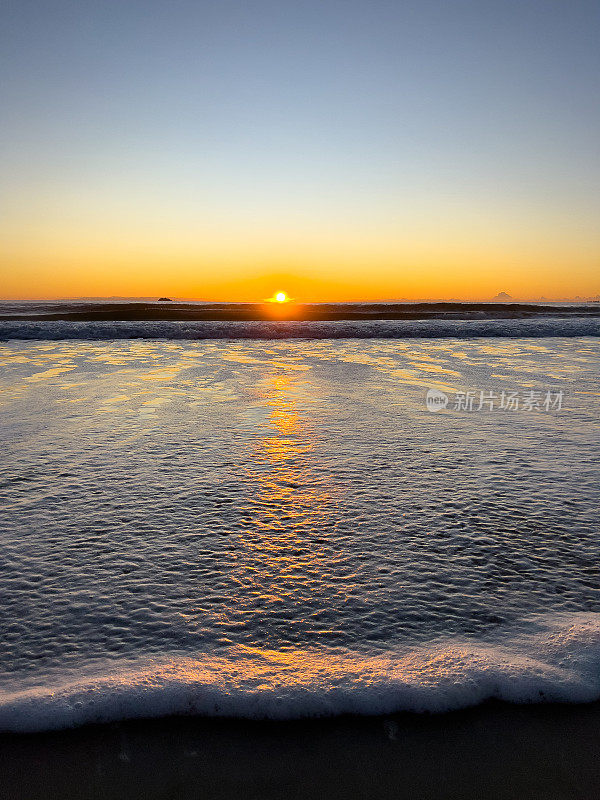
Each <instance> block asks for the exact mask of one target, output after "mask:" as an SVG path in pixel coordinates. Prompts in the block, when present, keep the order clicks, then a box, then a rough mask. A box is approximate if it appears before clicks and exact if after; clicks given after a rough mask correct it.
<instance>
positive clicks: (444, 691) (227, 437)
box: [0, 321, 600, 730]
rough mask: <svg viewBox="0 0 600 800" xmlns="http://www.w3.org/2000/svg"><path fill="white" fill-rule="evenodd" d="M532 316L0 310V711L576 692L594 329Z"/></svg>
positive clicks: (595, 673) (270, 705) (594, 384)
mask: <svg viewBox="0 0 600 800" xmlns="http://www.w3.org/2000/svg"><path fill="white" fill-rule="evenodd" d="M23 324H24V323H23ZM31 324H32V325H33V323H31ZM73 324H75V323H73ZM99 324H100V323H87V325H88V327H89V326H92V328H94V325H95V326H96V327H95V328H94V330H95V331H96V333H97V334H98V331H99V330H103V329H102V328H98V325H99ZM164 324H165V323H163V325H164ZM176 324H177V323H169V324H168V325H171V327H172V326H173V325H176ZM314 324H317V323H314ZM331 324H332V325H335V323H331ZM357 324H358V325H359V327H360V323H357ZM385 324H386V325H388V326H389V325H391V324H392V323H385ZM411 324H414V323H411ZM515 324H516V323H515ZM532 324H533V323H532ZM552 324H553V325H554V326H555V328H553V329H552V330H553V333H552V334H550V335H546V336H545V337H543V336H539V335H535V338H523V337H521V338H519V336H518V333H519V331H518V330H516V331H513V333H514V335H513V336H512V337H511V338H500V337H498V336H489V337H487V338H486V337H483V338H482V337H476V338H470V337H469V338H460V337H459V335H457V329H456V328H455V329H454V336H453V337H452V336H450V335H445V334H442V335H441V336H435V335H434V336H432V337H431V338H406V337H403V338H386V335H384V336H383V338H382V337H379V338H373V337H371V338H339V339H338V338H336V339H334V338H331V337H326V338H320V339H318V338H310V339H306V340H299V339H297V338H284V339H280V338H255V339H231V338H220V339H219V338H212V339H210V340H206V339H202V338H201V339H197V340H195V341H194V340H186V339H185V337H181V339H180V338H171V339H168V338H162V339H157V338H145V339H143V340H134V339H127V338H119V339H118V340H117V339H110V340H109V339H101V338H100V334H98V335H96V336H90V335H89V332H88V333H87V334H86V333H85V331H83V334H82V333H81V331H80V332H79V334H78V336H81V335H85V336H86V338H77V336H75V335H72V336H71V337H70V338H68V339H65V338H64V334H63V338H61V337H60V336H58V335H57V336H53V335H51V334H52V330H54V331H56V328H54V329H52V330H50V331H49V329H47V330H46V334H45V335H40V334H39V330H38V333H37V334H36V333H35V330H34V329H32V328H29V329H28V330H29V333H30V334H31V335H32V336H34V340H33V341H23V340H17V339H15V340H13V339H11V338H10V337H6V336H5V341H4V342H3V343H0V370H1V381H0V388H1V390H2V393H1V395H0V403H1V407H0V415H1V417H0V426H1V427H0V445H1V450H0V530H1V548H0V554H1V565H0V597H1V603H0V614H1V617H0V646H1V659H0V728H1V729H5V730H36V729H47V728H58V727H65V726H70V725H76V724H82V723H85V722H96V721H106V720H117V719H123V718H131V717H151V716H159V715H165V714H172V713H178V714H188V713H189V714H204V715H231V716H246V717H258V718H262V717H273V718H287V717H297V716H307V715H328V714H337V713H345V712H351V713H380V712H389V711H397V710H403V709H406V710H416V711H423V710H428V711H444V710H447V709H450V708H457V707H461V706H467V705H472V704H476V703H479V702H481V701H483V700H485V699H487V698H490V697H497V698H503V699H506V700H511V701H517V702H538V701H555V700H558V701H573V702H579V701H587V700H592V699H597V698H598V697H600V580H599V575H598V567H599V564H600V537H599V535H598V534H599V531H598V511H597V502H598V489H599V486H600V482H599V467H598V442H599V438H600V436H599V428H598V410H599V406H600V403H599V401H600V390H599V388H598V363H599V351H600V340H599V339H598V338H596V337H594V336H579V335H575V334H576V333H577V331H573V330H571V329H568V324H567V323H565V329H564V333H565V335H564V336H560V335H559V334H560V330H557V329H556V325H557V324H558V323H557V322H556V321H553V322H552ZM56 325H58V326H60V325H62V326H63V327H64V326H65V325H67V326H68V323H60V322H59V323H56ZM297 325H301V323H297ZM167 327H168V326H167ZM32 330H33V331H34V332H33V334H32V333H31V331H32ZM69 330H71V332H73V331H74V330H75V329H74V328H70V329H69ZM386 330H387V329H386ZM166 331H167V328H164V329H163V330H162V331H161V333H162V335H163V336H168V335H169V334H168V332H166ZM375 332H376V331H375ZM104 335H106V334H104ZM226 335H227V336H228V337H229V336H231V330H230V329H228V330H227V332H226ZM35 336H37V339H35ZM411 336H413V337H414V334H411ZM566 337H568V338H566ZM53 339H55V340H53ZM430 390H435V391H436V392H437V393H441V394H442V395H443V396H444V397H445V398H446V404H445V405H443V406H441V407H439V408H436V409H435V410H434V409H433V407H432V406H428V404H427V393H428V391H430ZM509 397H512V404H511V403H509V402H508V398H509Z"/></svg>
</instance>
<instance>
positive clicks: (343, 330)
mask: <svg viewBox="0 0 600 800" xmlns="http://www.w3.org/2000/svg"><path fill="white" fill-rule="evenodd" d="M548 336H551V337H569V338H572V337H576V336H600V319H598V318H594V317H580V318H578V317H576V318H566V317H565V318H560V317H558V318H557V317H551V318H538V319H482V320H478V319H467V320H464V319H462V320H461V319H424V320H404V319H400V320H383V319H380V320H377V319H376V320H340V321H331V320H324V321H302V322H300V321H283V320H281V321H274V322H264V321H216V320H205V321H192V322H177V321H168V320H160V321H141V322H130V321H122V320H121V321H108V322H73V321H66V320H40V321H18V320H0V341H6V340H11V339H27V340H42V341H43V340H46V341H57V340H60V339H75V340H92V341H99V340H100V341H101V340H111V339H183V340H185V339H187V340H197V339H417V338H432V339H448V338H458V339H473V338H480V337H504V338H520V337H532V338H540V337H548Z"/></svg>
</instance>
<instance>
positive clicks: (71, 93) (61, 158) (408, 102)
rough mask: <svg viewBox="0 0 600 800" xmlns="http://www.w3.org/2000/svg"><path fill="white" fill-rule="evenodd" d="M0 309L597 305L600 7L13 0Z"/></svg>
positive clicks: (7, 47)
mask: <svg viewBox="0 0 600 800" xmlns="http://www.w3.org/2000/svg"><path fill="white" fill-rule="evenodd" d="M2 8H3V10H2V16H1V21H0V53H1V56H0V76H1V83H0V117H1V129H2V131H3V133H2V142H1V146H2V149H1V154H0V175H1V180H0V184H1V186H2V188H1V189H0V192H1V197H0V297H2V298H4V299H17V298H31V299H34V298H56V297H77V296H111V295H122V296H154V295H156V296H159V295H168V296H171V297H178V298H190V299H207V300H225V301H227V300H228V301H238V300H239V301H256V300H261V299H264V298H266V297H269V296H271V295H272V294H273V292H274V291H277V290H283V291H286V292H287V293H288V294H289V295H290V296H291V297H293V298H294V299H297V300H299V301H315V300H316V301H318V300H325V301H332V300H361V299H366V300H376V299H379V300H381V299H404V298H406V299H417V298H439V299H448V298H462V299H467V300H476V299H490V298H491V297H492V296H494V295H495V294H496V293H497V292H500V291H506V292H508V293H509V294H511V295H512V296H514V297H516V298H522V299H533V298H539V297H540V296H541V295H544V296H546V297H548V298H558V297H572V296H574V295H581V296H591V295H596V294H597V293H599V292H600V48H599V47H598V31H599V30H600V3H598V2H597V0H569V2H566V0H518V1H517V0H418V1H417V0H415V2H413V0H407V1H406V2H403V1H402V0H395V2H388V1H387V0H386V1H384V0H344V1H343V2H342V0H319V2H316V0H315V1H314V2H313V0H309V1H308V2H306V1H303V0H295V2H290V1H289V0H280V1H279V2H274V1H272V0H255V1H254V2H253V1H252V0H246V2H241V1H240V0H215V2H203V1H202V0H196V1H195V2H192V0H169V2H162V1H159V0H145V1H144V2H141V0H128V1H127V2H123V0H118V2H115V1H114V0H77V2H70V1H69V2H68V1H67V0H65V1H63V2H58V1H57V0H45V2H43V3H40V2H39V0H4V3H3V5H2Z"/></svg>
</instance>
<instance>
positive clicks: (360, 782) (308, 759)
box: [0, 703, 600, 800]
mask: <svg viewBox="0 0 600 800" xmlns="http://www.w3.org/2000/svg"><path fill="white" fill-rule="evenodd" d="M599 741H600V704H589V705H579V706H577V705H536V706H510V705H507V704H503V703H488V704H485V705H483V706H479V707H477V708H473V709H468V710H465V711H459V712H452V713H448V714H440V715H418V714H401V715H395V716H386V717H368V718H360V717H338V718H333V719H317V720H305V721H290V722H266V721H265V722H258V721H256V722H255V721H244V720H231V719H206V718H170V719H162V720H150V721H132V722H124V723H118V724H110V725H97V726H88V727H85V728H80V729H75V730H68V731H61V732H49V733H41V734H4V735H2V736H1V737H0V751H1V756H0V758H1V762H0V785H1V787H2V796H3V797H4V798H5V799H6V800H12V799H13V798H14V799H15V800H16V799H17V798H19V800H21V798H22V799H23V800H36V798H48V799H50V798H57V799H58V798H61V800H68V799H69V798H107V800H111V799H112V798H145V799H146V800H148V799H149V798H206V799H207V800H211V799H212V798H214V799H215V800H221V798H261V799H262V800H269V799H270V798H336V799H337V798H370V799H373V798H396V799H397V800H399V799H401V798H411V800H419V798H445V799H446V798H457V800H458V798H460V800H470V798H473V800H475V798H477V799H478V800H482V799H483V798H485V799H486V800H488V799H489V800H500V798H502V800H505V799H506V800H509V799H510V800H530V799H531V800H532V799H533V798H536V800H550V799H554V798H556V799H557V800H558V799H562V798H578V800H592V799H593V798H597V797H600V759H598V742H599Z"/></svg>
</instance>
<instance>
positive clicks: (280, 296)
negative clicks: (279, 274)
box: [275, 292, 287, 303]
mask: <svg viewBox="0 0 600 800" xmlns="http://www.w3.org/2000/svg"><path fill="white" fill-rule="evenodd" d="M275 302H276V303H287V295H286V293H285V292H277V294H276V295H275Z"/></svg>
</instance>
